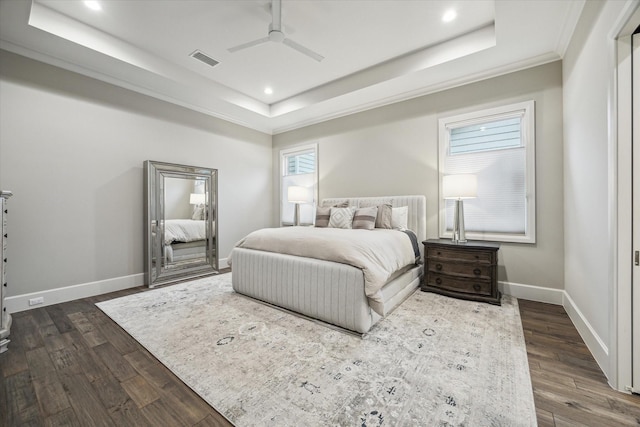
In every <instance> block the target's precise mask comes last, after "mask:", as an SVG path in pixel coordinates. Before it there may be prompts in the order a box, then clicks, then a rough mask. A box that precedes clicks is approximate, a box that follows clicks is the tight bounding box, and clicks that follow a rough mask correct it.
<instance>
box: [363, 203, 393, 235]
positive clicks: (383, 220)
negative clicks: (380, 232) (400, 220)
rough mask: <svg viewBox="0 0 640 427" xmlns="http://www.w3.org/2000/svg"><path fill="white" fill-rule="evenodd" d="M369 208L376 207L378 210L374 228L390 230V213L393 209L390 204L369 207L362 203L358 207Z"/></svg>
mask: <svg viewBox="0 0 640 427" xmlns="http://www.w3.org/2000/svg"><path fill="white" fill-rule="evenodd" d="M371 206H376V207H377V208H378V214H377V216H376V228H387V229H392V228H393V227H392V226H391V212H392V209H393V207H392V206H391V203H383V204H381V205H370V204H366V203H362V204H361V205H360V207H361V208H368V207H371Z"/></svg>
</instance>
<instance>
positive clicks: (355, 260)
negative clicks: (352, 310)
mask: <svg viewBox="0 0 640 427" xmlns="http://www.w3.org/2000/svg"><path fill="white" fill-rule="evenodd" d="M236 247H240V248H247V249H256V250H262V251H268V252H278V253H283V254H289V255H297V256H302V257H308V258H316V259H323V260H326V261H333V262H339V263H343V264H348V265H351V266H354V267H356V268H360V269H362V271H363V273H364V280H365V294H366V295H367V297H368V299H369V305H370V307H371V308H372V309H373V310H374V311H375V312H376V313H378V314H380V315H383V307H382V296H381V293H380V289H381V288H382V287H383V286H384V284H385V283H387V281H388V280H389V278H391V276H392V275H393V274H394V273H395V272H397V271H398V270H400V269H402V268H404V267H406V266H407V265H411V264H414V263H415V261H416V256H415V253H414V249H413V245H412V243H411V239H410V238H409V236H407V234H405V233H404V232H401V231H397V230H386V229H378V228H377V229H374V230H353V229H338V228H317V227H283V228H266V229H262V230H258V231H254V232H253V233H251V234H249V235H247V236H246V237H245V238H244V239H242V240H240V241H239V242H238V243H237V244H236ZM231 256H233V254H232V255H231Z"/></svg>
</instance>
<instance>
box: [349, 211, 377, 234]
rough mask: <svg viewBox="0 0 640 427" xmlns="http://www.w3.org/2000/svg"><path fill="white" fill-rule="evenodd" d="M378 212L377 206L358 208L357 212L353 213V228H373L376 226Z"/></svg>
mask: <svg viewBox="0 0 640 427" xmlns="http://www.w3.org/2000/svg"><path fill="white" fill-rule="evenodd" d="M377 214H378V207H377V206H371V207H368V208H360V209H356V213H355V214H354V215H353V228H361V229H364V230H373V229H374V228H375V226H376V216H377Z"/></svg>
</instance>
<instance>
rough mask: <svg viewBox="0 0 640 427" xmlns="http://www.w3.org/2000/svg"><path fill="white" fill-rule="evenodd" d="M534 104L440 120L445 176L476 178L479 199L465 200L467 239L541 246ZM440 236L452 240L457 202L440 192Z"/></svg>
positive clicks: (522, 104)
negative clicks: (537, 222) (537, 232)
mask: <svg viewBox="0 0 640 427" xmlns="http://www.w3.org/2000/svg"><path fill="white" fill-rule="evenodd" d="M534 120H535V111H534V102H533V101H528V102H523V103H519V104H513V105H507V106H504V107H499V108H493V109H488V110H483V111H478V112H474V113H468V114H462V115H458V116H453V117H446V118H442V119H440V120H439V145H440V147H439V148H440V151H439V152H440V157H439V167H440V190H442V177H443V176H445V175H452V174H462V173H465V174H474V175H476V176H477V179H478V193H477V197H476V198H475V199H467V200H465V201H464V222H465V229H466V234H467V238H469V239H482V240H493V241H503V242H520V243H535V123H534ZM440 194H441V196H440V201H439V211H440V237H451V230H452V228H453V211H454V201H453V200H445V199H444V198H442V191H440Z"/></svg>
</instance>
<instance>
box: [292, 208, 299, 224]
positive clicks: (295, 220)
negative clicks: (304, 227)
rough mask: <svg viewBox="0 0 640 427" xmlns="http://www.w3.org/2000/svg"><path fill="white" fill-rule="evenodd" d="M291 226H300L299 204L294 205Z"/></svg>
mask: <svg viewBox="0 0 640 427" xmlns="http://www.w3.org/2000/svg"><path fill="white" fill-rule="evenodd" d="M293 225H295V226H298V225H300V203H296V208H295V210H294V213H293Z"/></svg>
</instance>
